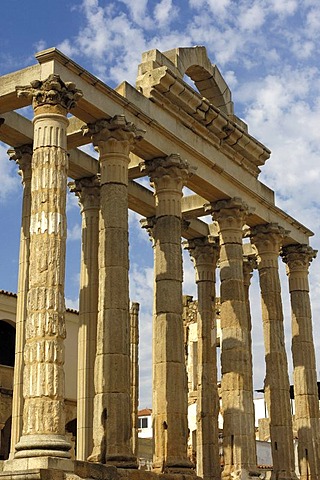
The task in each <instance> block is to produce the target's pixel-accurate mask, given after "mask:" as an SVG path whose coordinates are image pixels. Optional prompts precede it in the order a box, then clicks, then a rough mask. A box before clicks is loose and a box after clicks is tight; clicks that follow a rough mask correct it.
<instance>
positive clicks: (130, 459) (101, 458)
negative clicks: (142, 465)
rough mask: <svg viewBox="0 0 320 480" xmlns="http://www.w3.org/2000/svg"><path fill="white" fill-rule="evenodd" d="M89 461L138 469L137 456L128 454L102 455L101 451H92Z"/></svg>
mask: <svg viewBox="0 0 320 480" xmlns="http://www.w3.org/2000/svg"><path fill="white" fill-rule="evenodd" d="M88 462H90V463H100V464H102V465H107V466H111V467H117V468H128V469H131V468H133V469H137V468H138V461H137V457H135V456H127V455H102V454H100V453H98V454H95V453H92V455H90V456H89V457H88Z"/></svg>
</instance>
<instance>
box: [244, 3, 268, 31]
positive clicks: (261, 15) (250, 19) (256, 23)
mask: <svg viewBox="0 0 320 480" xmlns="http://www.w3.org/2000/svg"><path fill="white" fill-rule="evenodd" d="M264 22H265V11H264V9H263V8H262V7H261V5H259V4H258V3H253V4H252V6H250V7H249V8H245V9H244V10H243V11H242V12H241V13H240V15H239V16H238V25H239V28H240V29H241V30H248V31H250V32H253V31H254V30H257V29H259V28H261V27H262V25H263V24H264Z"/></svg>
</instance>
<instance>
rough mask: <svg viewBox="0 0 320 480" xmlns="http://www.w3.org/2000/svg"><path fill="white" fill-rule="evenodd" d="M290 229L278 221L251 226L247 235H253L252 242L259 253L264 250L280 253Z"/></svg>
mask: <svg viewBox="0 0 320 480" xmlns="http://www.w3.org/2000/svg"><path fill="white" fill-rule="evenodd" d="M288 233H289V232H288V231H287V230H285V229H284V228H283V227H281V226H280V225H278V224H277V223H266V224H262V225H255V226H254V227H251V228H250V230H249V232H248V233H247V236H250V237H251V240H252V243H253V244H254V246H255V248H256V249H257V250H258V252H259V254H260V253H263V252H273V253H277V255H279V253H280V247H281V245H282V241H283V239H284V237H285V236H286V235H288Z"/></svg>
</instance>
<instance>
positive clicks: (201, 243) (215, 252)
mask: <svg viewBox="0 0 320 480" xmlns="http://www.w3.org/2000/svg"><path fill="white" fill-rule="evenodd" d="M183 246H184V248H185V249H186V250H188V251H189V253H190V257H191V259H192V261H193V264H194V267H195V270H196V281H197V282H198V281H205V280H207V281H214V279H215V269H216V266H217V260H218V257H219V238H218V237H214V236H212V235H208V236H207V237H201V238H193V239H192V240H188V241H185V242H183Z"/></svg>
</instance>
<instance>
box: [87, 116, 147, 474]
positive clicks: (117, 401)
mask: <svg viewBox="0 0 320 480" xmlns="http://www.w3.org/2000/svg"><path fill="white" fill-rule="evenodd" d="M84 132H85V133H88V134H90V135H91V137H92V140H93V143H94V145H95V147H96V148H97V150H98V151H99V164H100V185H101V186H100V220H99V256H98V264H99V281H100V283H99V301H98V304H99V307H98V325H97V355H96V361H95V369H94V384H95V399H94V420H93V435H94V438H93V450H92V454H91V455H90V457H89V460H90V461H92V462H101V463H109V464H113V465H116V466H118V467H136V466H137V464H136V458H135V457H134V456H133V452H132V441H131V436H132V423H131V422H132V412H131V408H132V407H131V400H130V389H131V383H130V320H129V283H128V270H129V260H128V258H129V257H128V165H129V162H130V159H129V153H130V150H131V149H132V148H133V147H134V143H135V142H136V141H138V140H139V139H141V138H142V135H143V133H144V132H142V131H140V130H137V129H136V128H135V126H134V125H133V124H132V123H129V122H127V121H126V119H125V118H124V116H123V115H117V116H115V117H114V118H112V119H110V120H104V119H103V120H99V121H97V122H96V123H95V124H92V125H88V126H87V127H85V129H84Z"/></svg>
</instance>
